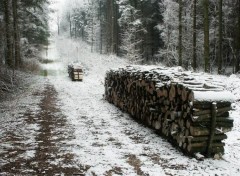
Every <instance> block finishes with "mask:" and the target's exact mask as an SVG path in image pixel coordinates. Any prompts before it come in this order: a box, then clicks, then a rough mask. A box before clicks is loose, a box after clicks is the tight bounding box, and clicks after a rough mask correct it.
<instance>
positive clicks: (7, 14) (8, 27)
mask: <svg viewBox="0 0 240 176" xmlns="http://www.w3.org/2000/svg"><path fill="white" fill-rule="evenodd" d="M9 2H10V1H9V0H4V1H3V4H4V20H5V35H6V64H7V66H9V67H10V68H13V67H14V63H13V53H12V46H13V42H12V37H11V24H10V23H11V22H10V10H9V5H10V4H9Z"/></svg>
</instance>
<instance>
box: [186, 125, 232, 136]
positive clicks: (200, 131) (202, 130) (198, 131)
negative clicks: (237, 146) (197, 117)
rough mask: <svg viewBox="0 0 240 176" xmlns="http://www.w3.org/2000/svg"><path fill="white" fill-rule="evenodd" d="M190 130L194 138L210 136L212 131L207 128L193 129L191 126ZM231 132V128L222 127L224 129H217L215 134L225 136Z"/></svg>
mask: <svg viewBox="0 0 240 176" xmlns="http://www.w3.org/2000/svg"><path fill="white" fill-rule="evenodd" d="M189 130H190V134H191V135H192V136H206V135H210V129H208V128H206V127H193V126H191V127H190V128H189ZM229 131H231V128H229V127H222V128H215V130H214V133H215V134H223V133H226V132H229Z"/></svg>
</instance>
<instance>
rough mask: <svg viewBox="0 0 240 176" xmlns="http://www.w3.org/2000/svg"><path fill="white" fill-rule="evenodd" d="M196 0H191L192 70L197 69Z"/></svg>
mask: <svg viewBox="0 0 240 176" xmlns="http://www.w3.org/2000/svg"><path fill="white" fill-rule="evenodd" d="M196 3H197V0H193V65H192V66H193V70H194V71H196V69H197V5H196Z"/></svg>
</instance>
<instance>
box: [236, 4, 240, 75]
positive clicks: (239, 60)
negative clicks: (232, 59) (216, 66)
mask: <svg viewBox="0 0 240 176" xmlns="http://www.w3.org/2000/svg"><path fill="white" fill-rule="evenodd" d="M237 9H238V29H237V50H238V51H237V53H238V55H237V58H236V66H235V72H239V71H240V66H239V64H240V0H238V7H237Z"/></svg>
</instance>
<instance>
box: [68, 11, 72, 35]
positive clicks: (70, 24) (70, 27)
mask: <svg viewBox="0 0 240 176" xmlns="http://www.w3.org/2000/svg"><path fill="white" fill-rule="evenodd" d="M68 20H69V34H70V37H71V38H72V22H71V14H70V12H69V14H68Z"/></svg>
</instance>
